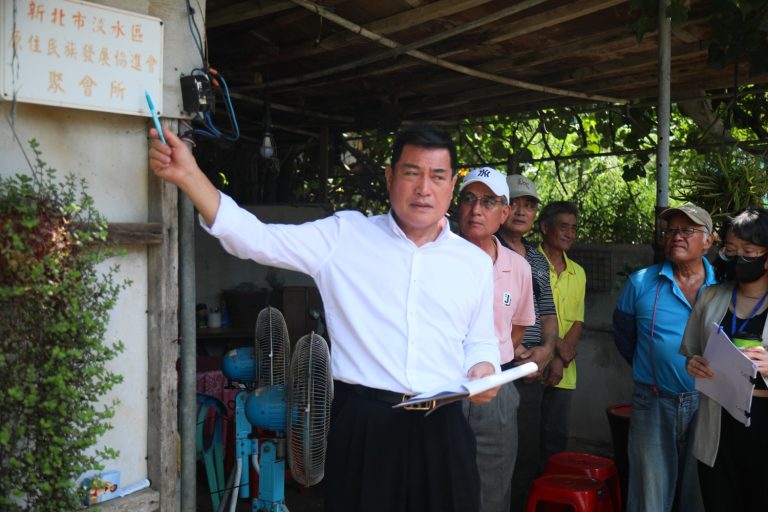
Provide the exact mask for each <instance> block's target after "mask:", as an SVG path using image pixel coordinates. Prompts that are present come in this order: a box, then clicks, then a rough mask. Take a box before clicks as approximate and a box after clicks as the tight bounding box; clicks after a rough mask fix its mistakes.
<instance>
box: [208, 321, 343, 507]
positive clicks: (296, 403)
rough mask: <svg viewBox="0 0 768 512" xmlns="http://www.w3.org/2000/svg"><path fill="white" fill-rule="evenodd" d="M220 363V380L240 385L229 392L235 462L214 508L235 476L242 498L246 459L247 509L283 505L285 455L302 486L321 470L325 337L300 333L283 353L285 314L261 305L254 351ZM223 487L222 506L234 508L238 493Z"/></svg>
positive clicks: (326, 393) (327, 398) (329, 388)
mask: <svg viewBox="0 0 768 512" xmlns="http://www.w3.org/2000/svg"><path fill="white" fill-rule="evenodd" d="M249 359H250V360H251V361H252V362H251V363H250V364H249V362H248V360H249ZM289 360H290V366H289ZM222 370H223V371H224V374H225V375H226V376H227V378H228V379H230V380H232V381H238V382H240V383H242V384H243V385H245V390H244V391H241V392H240V393H238V394H237V397H236V398H235V438H236V445H235V455H236V457H235V459H236V464H235V469H234V470H233V472H232V474H231V475H230V479H229V483H228V485H227V488H228V491H227V496H226V497H225V499H224V500H222V505H221V506H220V507H219V509H220V510H223V509H224V506H225V504H226V502H227V499H228V497H229V494H230V491H229V489H231V488H232V487H233V485H235V482H237V483H238V484H237V485H238V486H239V489H240V490H239V497H240V498H248V497H250V484H249V471H248V468H249V464H252V465H253V466H254V468H256V470H257V471H258V473H259V492H258V498H255V499H253V501H252V511H253V512H257V511H265V512H278V511H284V510H287V507H286V506H285V460H286V457H287V459H288V464H289V467H290V470H291V475H292V477H293V479H294V480H296V481H297V482H299V483H300V484H302V485H305V486H310V485H314V484H316V483H318V482H319V481H320V480H322V478H323V474H324V473H323V466H324V464H325V447H326V439H327V435H328V429H329V427H330V410H331V401H332V400H333V381H332V377H331V366H330V353H329V350H328V344H327V343H326V341H325V339H323V337H322V336H320V335H318V334H316V333H314V332H313V333H311V334H307V335H305V336H303V337H302V338H301V339H300V340H299V341H298V342H297V343H296V347H295V350H294V355H293V358H290V340H289V338H288V329H287V327H286V325H285V319H284V318H283V315H282V313H280V311H279V310H277V309H275V308H273V307H271V306H267V307H266V308H264V309H263V310H261V311H260V312H259V315H258V317H257V319H256V343H255V348H254V350H250V349H247V348H246V349H236V350H232V351H230V352H228V353H227V355H226V356H225V358H224V361H223V364H222ZM254 427H255V428H256V429H257V430H256V433H255V435H254V434H253V428H254ZM249 461H250V462H249ZM231 494H232V500H231V503H230V510H231V511H234V509H235V506H236V502H237V498H238V494H237V493H231Z"/></svg>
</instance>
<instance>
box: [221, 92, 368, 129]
mask: <svg viewBox="0 0 768 512" xmlns="http://www.w3.org/2000/svg"><path fill="white" fill-rule="evenodd" d="M242 89H243V88H241V89H238V90H242ZM229 95H230V96H231V97H232V98H234V99H237V100H240V101H243V102H245V103H253V104H254V105H264V100H263V99H261V98H254V97H253V96H251V95H248V94H242V93H240V92H230V94H229ZM270 107H271V108H272V109H273V110H281V111H283V112H290V113H293V114H300V115H302V116H309V117H315V118H317V119H327V120H329V121H338V122H341V123H351V122H353V121H354V119H353V118H351V117H346V116H337V115H332V114H325V113H323V112H316V111H312V110H307V109H304V108H298V107H291V106H290V105H284V104H281V103H274V102H270Z"/></svg>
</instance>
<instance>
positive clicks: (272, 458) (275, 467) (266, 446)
mask: <svg viewBox="0 0 768 512" xmlns="http://www.w3.org/2000/svg"><path fill="white" fill-rule="evenodd" d="M280 448H282V449H280ZM280 452H282V453H283V455H282V456H280ZM259 461H260V465H261V471H260V472H259V498H258V499H256V500H254V501H253V512H261V511H266V512H283V511H285V510H288V508H287V507H286V506H285V439H279V438H275V439H263V440H262V442H261V447H260V448H259Z"/></svg>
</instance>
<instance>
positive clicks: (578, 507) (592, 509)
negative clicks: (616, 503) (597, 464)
mask: <svg viewBox="0 0 768 512" xmlns="http://www.w3.org/2000/svg"><path fill="white" fill-rule="evenodd" d="M552 504H555V505H557V506H558V509H560V510H563V509H564V506H565V505H567V506H570V507H573V509H574V512H612V511H613V506H612V505H611V500H610V498H609V497H608V490H607V489H606V488H605V484H604V483H603V482H601V481H600V480H596V479H594V478H590V477H587V476H572V475H544V476H540V477H539V478H537V479H536V480H534V481H533V488H532V489H531V495H530V496H529V498H528V506H527V508H526V512H536V511H537V510H539V506H540V505H541V506H542V509H545V510H552V506H551V505H552Z"/></svg>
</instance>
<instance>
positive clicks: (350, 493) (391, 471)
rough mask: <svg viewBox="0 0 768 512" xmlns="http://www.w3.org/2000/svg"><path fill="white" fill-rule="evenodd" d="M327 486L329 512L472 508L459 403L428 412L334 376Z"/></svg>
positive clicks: (466, 431) (475, 486)
mask: <svg viewBox="0 0 768 512" xmlns="http://www.w3.org/2000/svg"><path fill="white" fill-rule="evenodd" d="M325 489H326V505H325V509H326V511H327V512H361V511H365V512H378V511H381V512H385V511H386V512H392V511H397V512H401V511H402V512H430V511H432V512H476V511H477V510H478V508H479V505H480V478H479V475H478V471H477V465H476V462H475V438H474V434H473V433H472V430H471V429H470V427H469V425H468V423H467V421H466V418H465V417H464V415H463V414H462V410H461V402H455V403H452V404H449V405H445V406H443V407H440V408H439V409H437V410H435V411H433V412H432V413H431V414H429V415H425V413H423V412H418V411H403V410H400V409H392V404H390V403H386V402H381V401H378V400H375V399H372V398H368V397H363V396H359V395H358V394H356V393H355V392H354V391H352V390H351V388H350V386H348V385H346V384H344V383H341V382H339V381H336V383H335V396H334V400H333V407H332V413H331V430H330V434H329V436H328V452H327V460H326V464H325Z"/></svg>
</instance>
